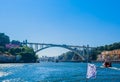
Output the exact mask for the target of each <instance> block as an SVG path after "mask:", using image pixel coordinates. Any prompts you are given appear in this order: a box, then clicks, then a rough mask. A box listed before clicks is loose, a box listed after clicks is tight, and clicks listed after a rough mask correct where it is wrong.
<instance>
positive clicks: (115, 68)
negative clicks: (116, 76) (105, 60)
mask: <svg viewBox="0 0 120 82" xmlns="http://www.w3.org/2000/svg"><path fill="white" fill-rule="evenodd" d="M100 68H106V67H104V66H100ZM108 68H109V69H114V70H120V68H117V67H108Z"/></svg>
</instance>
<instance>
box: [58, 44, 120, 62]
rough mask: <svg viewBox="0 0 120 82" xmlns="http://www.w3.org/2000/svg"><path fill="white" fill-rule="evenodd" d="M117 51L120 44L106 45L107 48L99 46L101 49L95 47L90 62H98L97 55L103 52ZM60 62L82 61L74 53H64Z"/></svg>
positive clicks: (91, 51) (90, 55)
mask: <svg viewBox="0 0 120 82" xmlns="http://www.w3.org/2000/svg"><path fill="white" fill-rule="evenodd" d="M115 49H120V42H115V43H113V44H110V45H105V46H99V47H94V48H93V49H91V50H90V51H89V60H96V59H97V55H99V54H101V52H103V51H111V50H115ZM58 59H59V60H60V61H73V60H74V61H81V58H80V56H78V55H77V54H75V53H74V52H66V53H63V54H62V55H60V56H59V57H58Z"/></svg>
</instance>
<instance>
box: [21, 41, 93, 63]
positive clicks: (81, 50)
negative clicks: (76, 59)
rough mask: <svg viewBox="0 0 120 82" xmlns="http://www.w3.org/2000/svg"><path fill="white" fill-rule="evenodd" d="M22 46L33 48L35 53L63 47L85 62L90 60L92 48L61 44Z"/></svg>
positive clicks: (27, 43)
mask: <svg viewBox="0 0 120 82" xmlns="http://www.w3.org/2000/svg"><path fill="white" fill-rule="evenodd" d="M21 44H22V45H25V46H28V47H30V48H33V49H34V51H35V53H37V52H40V51H42V50H44V49H47V48H51V47H61V48H65V49H68V50H70V51H72V52H74V53H75V54H77V55H79V56H80V57H81V59H82V60H83V61H86V60H88V57H89V55H90V50H91V48H92V47H89V45H87V46H84V45H83V46H76V45H66V44H63V45H59V44H46V43H31V42H27V41H26V42H22V43H21Z"/></svg>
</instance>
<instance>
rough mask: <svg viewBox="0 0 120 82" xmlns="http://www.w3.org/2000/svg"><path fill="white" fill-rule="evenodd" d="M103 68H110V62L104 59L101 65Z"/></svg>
mask: <svg viewBox="0 0 120 82" xmlns="http://www.w3.org/2000/svg"><path fill="white" fill-rule="evenodd" d="M103 66H104V67H112V63H111V61H110V60H107V59H105V61H104V63H103Z"/></svg>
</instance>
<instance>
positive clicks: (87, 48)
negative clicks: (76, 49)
mask: <svg viewBox="0 0 120 82" xmlns="http://www.w3.org/2000/svg"><path fill="white" fill-rule="evenodd" d="M86 50H87V53H86V54H87V60H86V63H87V68H88V62H89V61H88V59H89V45H87V47H86ZM86 73H87V69H86ZM86 82H88V78H86Z"/></svg>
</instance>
